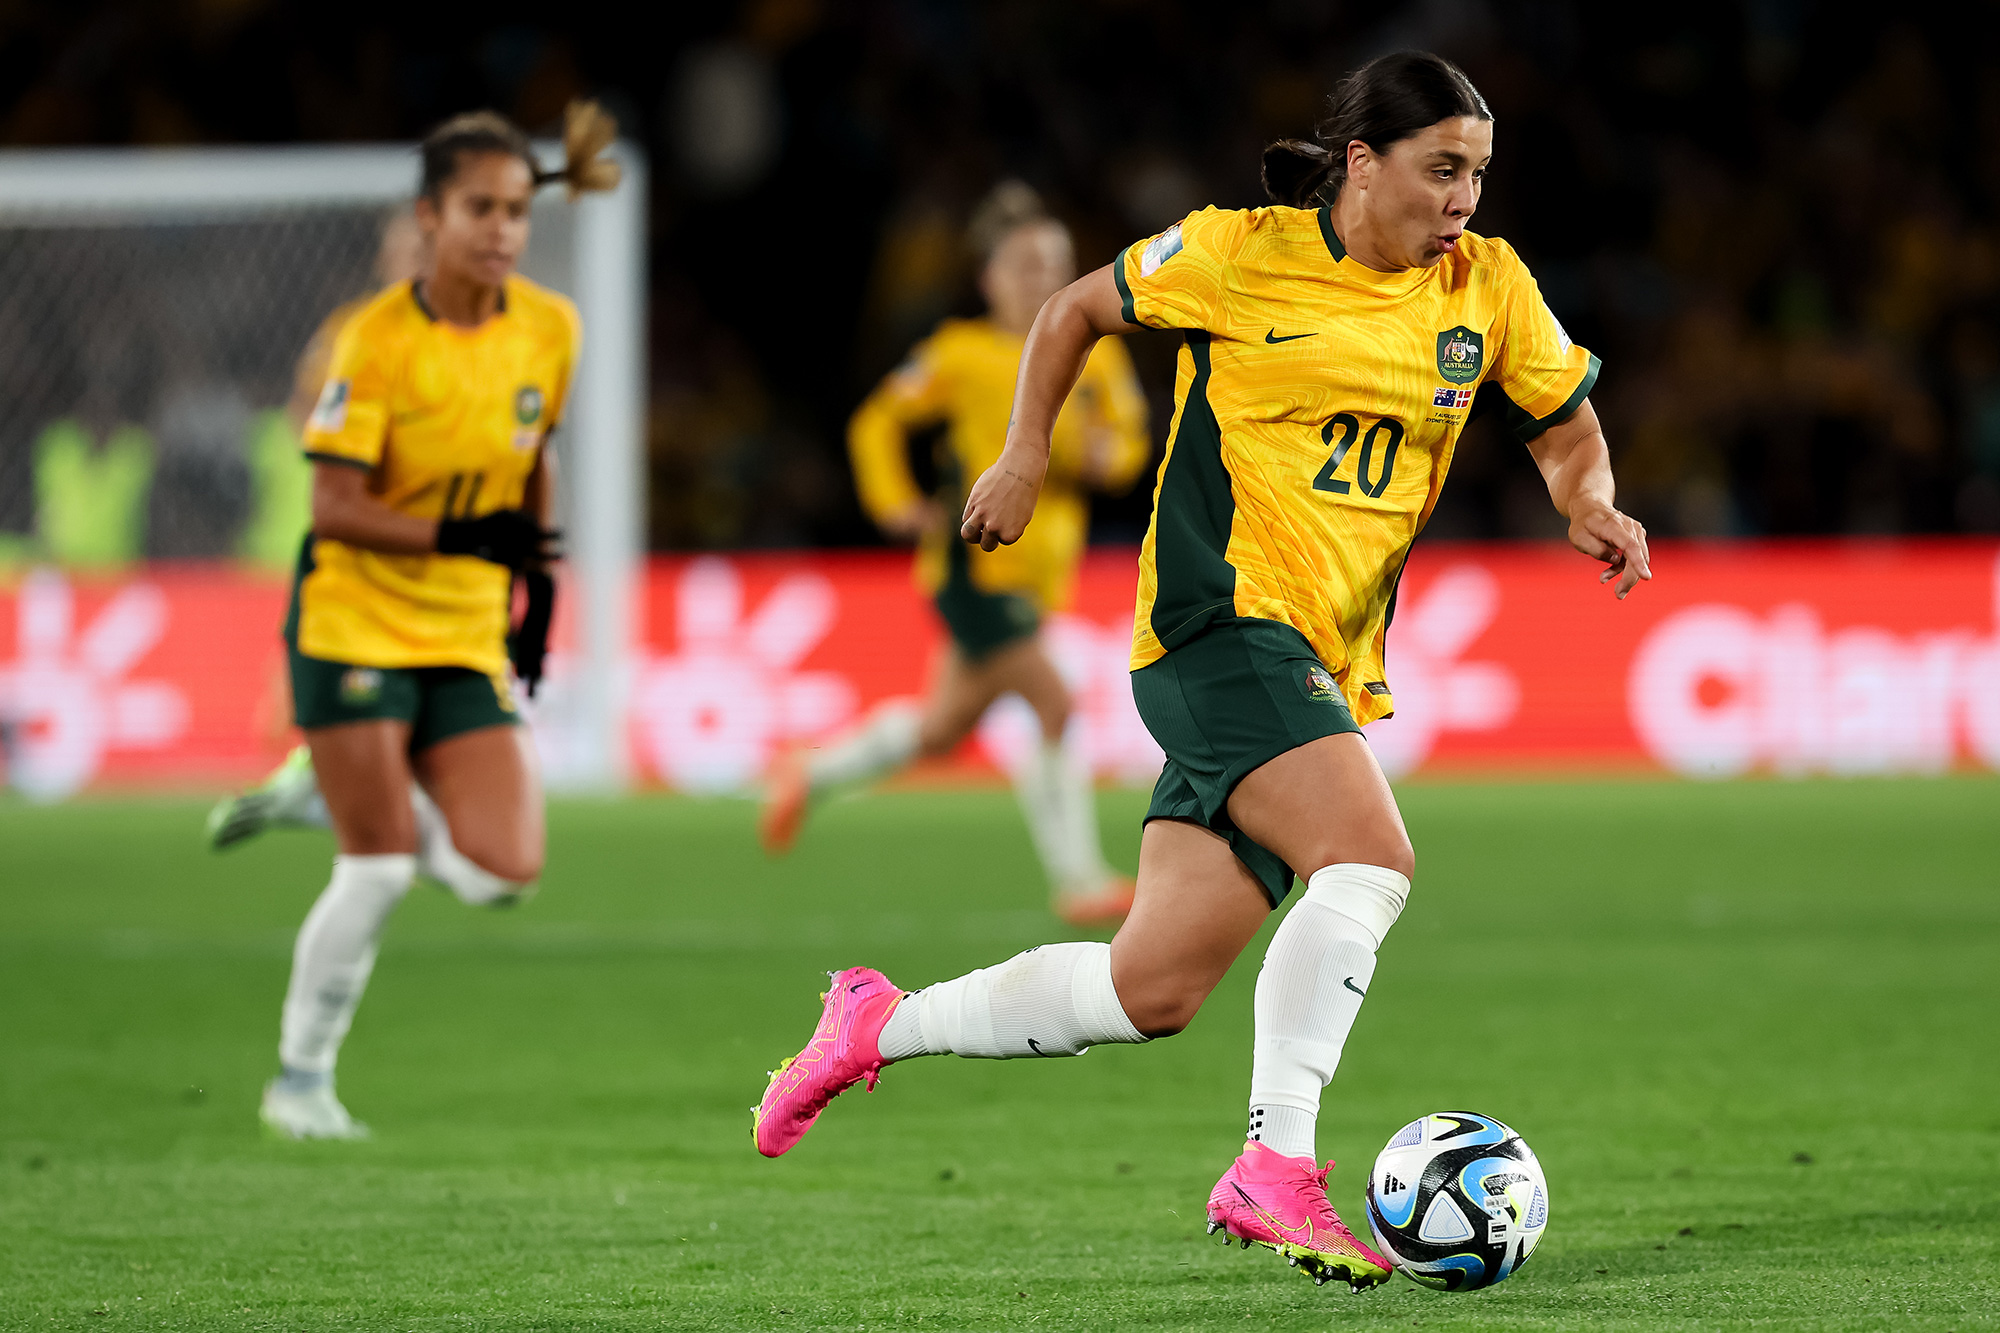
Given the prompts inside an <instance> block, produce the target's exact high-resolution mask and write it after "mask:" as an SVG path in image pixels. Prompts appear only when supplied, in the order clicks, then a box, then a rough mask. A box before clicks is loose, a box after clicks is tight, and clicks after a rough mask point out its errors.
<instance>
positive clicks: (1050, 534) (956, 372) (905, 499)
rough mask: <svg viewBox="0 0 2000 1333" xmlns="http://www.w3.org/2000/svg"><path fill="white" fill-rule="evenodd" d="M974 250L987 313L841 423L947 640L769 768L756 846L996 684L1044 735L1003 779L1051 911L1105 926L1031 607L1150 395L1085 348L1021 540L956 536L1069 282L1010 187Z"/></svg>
mask: <svg viewBox="0 0 2000 1333" xmlns="http://www.w3.org/2000/svg"><path fill="white" fill-rule="evenodd" d="M970 233H971V234H970V240H971V243H972V247H973V249H974V251H975V253H976V255H977V256H978V258H979V260H980V262H981V269H980V275H979V286H980V290H981V292H982V293H983V294H984V296H985V297H986V302H987V313H986V314H985V316H983V317H982V318H979V319H952V320H946V321H945V322H944V323H943V324H941V325H940V326H939V327H938V329H937V331H936V332H935V333H933V334H932V335H931V336H930V337H929V338H927V339H925V340H924V341H923V342H921V343H919V344H918V345H917V347H916V348H915V350H913V351H912V352H911V353H910V356H909V359H908V360H907V361H905V362H904V364H903V365H902V367H901V368H899V369H898V370H896V371H895V372H894V373H892V374H891V375H890V376H889V377H888V378H887V379H885V380H884V381H882V384H881V386H880V387H878V388H877V389H876V390H875V392H874V393H872V394H870V395H869V397H868V400H867V401H866V402H864V403H863V404H862V405H861V407H860V409H859V410H858V411H857V412H855V414H854V420H853V421H852V423H851V424H850V425H849V427H848V451H849V453H850V455H851V457H852V459H853V463H854V477H855V484H856V488H857V489H858V490H859V491H860V494H861V501H862V504H863V505H864V506H865V507H866V508H867V510H868V513H869V515H870V517H872V518H873V519H874V520H875V522H876V523H877V524H878V525H879V526H880V527H881V528H882V530H883V531H884V532H886V533H888V534H889V535H890V536H892V537H896V538H900V539H902V540H905V541H912V540H913V541H915V542H916V543H917V561H916V580H917V584H918V586H919V587H920V588H922V589H923V591H924V592H925V593H926V594H927V595H929V596H930V597H931V599H932V601H933V603H934V604H935V605H936V607H937V610H938V614H939V616H940V618H941V619H942V620H943V621H944V625H945V629H946V631H947V633H948V635H949V642H948V643H947V644H946V646H945V648H944V650H943V652H942V654H941V655H940V657H939V660H938V662H937V664H936V666H935V669H934V675H933V678H932V681H931V686H930V692H929V696H928V697H927V698H926V699H925V701H924V703H923V704H922V706H921V707H918V706H914V705H910V704H908V703H904V702H900V701H899V702H897V703H892V704H888V705H885V706H883V707H881V708H879V709H877V710H876V711H875V712H874V714H873V715H872V716H870V717H869V718H868V720H867V721H866V722H864V723H863V725H862V726H861V727H860V728H859V729H858V730H857V731H855V732H853V733H852V734H850V735H848V736H845V737H843V738H841V739H840V740H838V741H836V742H835V743H834V744H832V745H831V746H829V747H827V748H826V749H823V750H817V751H813V752H810V753H799V752H794V753H792V754H790V755H787V756H785V757H784V758H782V759H781V760H780V761H779V763H778V764H777V766H776V767H775V768H774V770H773V772H772V775H771V778H770V781H769V788H768V795H767V800H766V805H765V810H764V819H763V826H762V831H763V837H764V844H765V847H766V848H767V849H768V850H770V851H772V852H774V853H777V852H783V851H786V850H788V849H789V848H790V847H791V845H792V841H793V839H794V838H796V837H797V836H798V831H799V827H800V825H801V824H802V823H804V821H805V817H806V813H807V811H808V809H809V808H810V806H811V804H812V801H813V799H814V798H815V797H817V796H819V795H822V794H824V793H827V792H830V791H834V790H837V789H839V788H842V787H854V786H858V785H860V784H862V783H866V782H870V781H874V780H876V779H878V778H881V777H883V776H885V775H887V774H890V773H893V772H895V771H896V770H898V769H901V768H903V767H905V766H906V765H908V764H910V763H912V762H913V761H915V760H917V759H920V758H932V757H937V756H941V755H946V754H949V753H950V752H951V751H952V750H953V749H955V748H956V747H957V746H958V744H959V743H960V742H961V741H963V740H964V739H965V737H966V736H967V735H968V734H969V733H970V732H971V730H972V728H973V727H974V726H975V725H977V724H978V722H979V719H980V718H981V717H982V716H983V715H984V714H985V712H986V710H987V709H988V708H989V707H990V706H991V705H992V704H993V702H994V700H996V699H998V698H999V697H1000V696H1002V695H1004V694H1009V693H1011V694H1018V695H1019V696H1021V698H1022V699H1024V700H1026V701H1027V703H1028V705H1029V707H1031V708H1032V709H1033V710H1034V712H1035V717H1036V720H1037V722H1038V723H1039V724H1040V735H1039V744H1037V745H1035V746H1034V747H1033V748H1032V749H1031V750H1030V751H1029V753H1028V754H1027V755H1026V756H1025V758H1024V759H1023V760H1022V762H1021V764H1020V766H1019V768H1018V769H1017V771H1016V772H1015V775H1014V782H1015V789H1016V792H1017V794H1018V795H1019V797H1020V802H1021V810H1022V813H1023V815H1024V816H1025V817H1026V819H1027V823H1028V830H1029V833H1030V834H1031V836H1032V837H1033V839H1034V843H1035V849H1036V851H1037V852H1038V853H1039V854H1040V856H1041V861H1042V865H1043V867H1044V868H1045V869H1046V871H1047V872H1048V877H1049V888H1050V894H1051V901H1052V903H1053V905H1054V908H1055V910H1056V912H1057V913H1058V914H1059V915H1060V916H1062V917H1063V919H1065V920H1067V921H1069V922H1072V923H1073V924H1092V923H1099V922H1106V921H1118V920H1122V919H1123V918H1124V915H1125V912H1126V909H1127V908H1129V907H1130V906H1131V903H1132V882H1131V880H1129V879H1127V878H1126V877H1124V876H1122V875H1119V874H1117V873H1116V872H1114V871H1113V870H1112V869H1111V868H1110V866H1109V865H1107V864H1106V863H1105V860H1104V853H1103V851H1102V848H1101V846H1100V844H1099V838H1098V828H1097V808H1096V800H1095V797H1094V794H1093V792H1092V790H1091V781H1090V771H1089V767H1088V765H1087V763H1086V761H1085V759H1084V757H1083V756H1082V755H1081V754H1080V753H1079V752H1078V749H1077V747H1076V745H1075V744H1074V743H1073V741H1072V740H1071V739H1070V728H1069V722H1070V712H1071V700H1070V694H1069V690H1068V688H1067V687H1066V686H1065V685H1064V684H1063V679H1062V677H1061V675H1060V674H1058V672H1057V670H1056V667H1055V664H1054V662H1053V661H1051V660H1050V657H1049V652H1048V648H1047V646H1046V645H1045V644H1044V642H1043V641H1042V638H1041V635H1040V628H1041V621H1042V616H1043V614H1044V613H1045V612H1047V611H1051V610H1060V609H1061V608H1063V607H1064V606H1066V605H1068V603H1069V601H1070V598H1071V596H1072V594H1073V590H1074V586H1075V582H1076V573H1077V565H1078V563H1079V561H1080V560H1081V559H1082V557H1083V551H1084V545H1085V541H1086V539H1087V537H1088V536H1089V525H1090V505H1089V498H1088V492H1089V491H1090V490H1092V489H1100V490H1109V491H1120V490H1124V489H1126V488H1127V487H1129V486H1131V484H1132V483H1133V482H1134V481H1135V480H1136V479H1137V478H1138V475H1139V472H1140V470H1141V469H1142V468H1144V467H1145V465H1146V461H1147V458H1148V456H1149V455H1150V452H1151V447H1150V441H1149V439H1148V437H1147V434H1146V400H1145V395H1144V394H1143V393H1142V392H1141V391H1140V388H1139V383H1138V380H1137V378H1136V377H1135V376H1134V374H1133V371H1132V361H1131V358H1130V356H1128V355H1127V353H1126V351H1125V348H1124V345H1123V344H1122V343H1120V342H1119V340H1118V339H1117V338H1105V339H1103V340H1102V341H1100V342H1098V343H1096V344H1095V346H1094V347H1092V348H1091V350H1090V354H1089V358H1088V360H1087V362H1086V363H1085V365H1084V367H1083V372H1082V379H1081V381H1080V382H1079V384H1078V385H1077V390H1076V393H1075V395H1074V396H1072V398H1071V399H1070V402H1069V405H1068V407H1066V408H1065V409H1064V410H1063V412H1062V415H1061V416H1060V417H1059V418H1058V420H1057V421H1056V424H1055V427H1054V431H1053V444H1052V448H1051V452H1050V458H1049V473H1048V477H1049V479H1048V484H1047V486H1046V488H1045V489H1044V491H1043V493H1042V508H1041V512H1040V513H1039V514H1038V515H1037V521H1036V523H1035V530H1034V532H1033V534H1032V535H1031V536H1029V537H1028V538H1026V539H1025V540H1023V541H1020V542H1017V543H1015V544H1014V545H1012V546H1009V547H1005V548H1003V549H1000V550H994V551H982V550H978V549H976V548H973V547H971V546H968V545H967V544H966V543H965V542H964V541H962V540H960V538H959V536H958V530H957V529H958V525H957V514H958V513H959V511H960V510H961V509H962V508H963V507H964V502H965V491H966V487H967V485H968V484H969V483H970V482H971V480H972V479H973V478H975V477H977V476H978V475H979V474H980V473H981V472H984V471H985V470H986V469H987V468H988V467H990V466H992V464H993V461H994V460H995V459H997V458H998V457H999V456H1000V449H1001V446H1002V445H1003V444H1004V443H1005V441H1006V437H1007V414H1008V409H1009V408H1010V406H1011V405H1012V402H1013V397H1014V378H1015V375H1016V373H1017V372H1018V371H1019V369H1020V362H1021V345H1022V339H1023V338H1025V337H1026V336H1027V332H1028V329H1029V327H1030V326H1031V325H1033V323H1034V321H1035V315H1036V313H1037V312H1038V311H1039V310H1040V309H1041V308H1042V303H1043V302H1044V301H1046V300H1048V298H1049V297H1050V296H1052V295H1053V294H1055V293H1056V292H1058V291H1060V290H1061V289H1062V288H1063V287H1064V286H1066V285H1068V283H1069V282H1070V280H1071V279H1072V278H1074V277H1075V276H1076V260H1075V256H1074V253H1073V251H1072V248H1071V244H1070V236H1069V230H1068V228H1066V227H1064V226H1063V224H1062V223H1060V222H1058V221H1057V220H1056V219H1055V218H1053V217H1051V216H1050V215H1049V213H1048V212H1047V210H1046V209H1045V208H1044V207H1043V206H1042V201H1041V200H1040V199H1039V198H1038V197H1037V196H1036V194H1035V192H1034V191H1033V190H1031V189H1029V188H1028V187H1027V186H1026V185H1023V184H1021V183H1020V182H1018V181H1010V182H1007V183H1006V184H1003V185H1001V186H1000V187H999V188H998V189H996V190H995V191H994V192H993V193H992V194H991V195H990V196H989V197H988V198H987V200H986V201H985V203H983V204H982V205H981V206H980V208H979V209H978V211H977V212H976V213H975V214H974V217H973V219H972V225H971V228H970ZM938 425H943V426H944V428H945V433H944V439H943V442H942V443H941V445H940V447H939V449H938V463H939V466H938V472H939V476H940V489H941V492H942V494H941V495H940V496H939V497H935V498H934V497H932V496H928V495H926V494H925V493H924V492H923V491H922V490H921V489H920V488H919V486H918V484H917V480H916V478H915V476H914V474H913V472H912V469H911V466H910V458H909V445H910V436H911V434H912V433H913V432H915V431H918V430H922V429H925V428H928V427H934V426H938Z"/></svg>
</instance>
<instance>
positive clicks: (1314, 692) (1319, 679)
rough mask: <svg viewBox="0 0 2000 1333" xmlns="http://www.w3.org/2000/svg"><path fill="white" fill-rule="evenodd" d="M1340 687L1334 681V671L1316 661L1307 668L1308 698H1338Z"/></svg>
mask: <svg viewBox="0 0 2000 1333" xmlns="http://www.w3.org/2000/svg"><path fill="white" fill-rule="evenodd" d="M1339 697H1340V687H1339V686H1338V685H1335V684H1334V683H1333V673H1332V672H1330V671H1328V670H1327V669H1326V668H1325V667H1323V666H1321V665H1320V664H1319V663H1317V662H1314V663H1313V664H1312V665H1311V666H1309V667H1307V668H1306V698H1308V699H1338V698H1339Z"/></svg>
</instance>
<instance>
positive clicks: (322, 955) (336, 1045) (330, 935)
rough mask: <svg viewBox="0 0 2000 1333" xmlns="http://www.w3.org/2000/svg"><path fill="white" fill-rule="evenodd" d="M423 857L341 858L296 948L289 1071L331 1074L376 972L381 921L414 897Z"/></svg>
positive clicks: (283, 1039) (286, 1022)
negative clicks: (409, 894)
mask: <svg viewBox="0 0 2000 1333" xmlns="http://www.w3.org/2000/svg"><path fill="white" fill-rule="evenodd" d="M416 872H417V858H416V857H414V856H406V855H388V856H336V857H335V858H334V859H333V879H332V881H331V882H330V883H328V884H327V886H326V890H325V892H323V893H321V894H320V896H319V901H318V902H316V903H314V904H313V906H312V911H310V912H308V913H306V921H305V924H304V925H303V926H301V927H299V939H298V944H297V945H296V946H295V947H294V948H293V950H292V980H291V984H290V986H289V987H287V989H286V991H285V1008H284V1016H283V1019H282V1021H281V1024H280V1037H279V1041H278V1059H279V1060H281V1061H282V1062H283V1063H284V1065H285V1068H286V1069H287V1070H293V1071H297V1072H299V1073H305V1074H329V1073H331V1072H333V1063H334V1060H335V1059H336V1058H337V1057H338V1056H339V1054H340V1041H341V1038H343V1037H345V1036H346V1035H347V1026H348V1024H350V1023H352V1022H353V1021H354V1010H355V1006H357V1005H359V1004H360V1003H361V992H362V990H363V989H364V988H366V987H367V985H368V973H369V972H370V971H371V970H373V968H374V966H375V940H376V937H377V936H379V935H380V934H381V933H382V923H383V922H385V921H387V920H388V919H389V913H390V912H391V911H392V910H394V908H395V906H396V904H397V903H398V902H400V901H401V900H402V897H403V895H404V894H405V893H407V892H408V891H409V888H410V881H411V879H413V878H414V877H415V875H416Z"/></svg>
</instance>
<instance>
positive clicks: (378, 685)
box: [340, 667, 382, 707]
mask: <svg viewBox="0 0 2000 1333" xmlns="http://www.w3.org/2000/svg"><path fill="white" fill-rule="evenodd" d="M381 693H382V673H381V672H379V671H377V670H376V669H375V668H374V667H349V668H347V670H345V671H343V672H341V673H340V701H341V702H342V703H344V704H347V705H349V706H350V707H359V706H360V705H362V704H372V703H374V702H375V700H376V699H377V698H378V697H380V696H381Z"/></svg>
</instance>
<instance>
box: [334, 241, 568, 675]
mask: <svg viewBox="0 0 2000 1333" xmlns="http://www.w3.org/2000/svg"><path fill="white" fill-rule="evenodd" d="M581 332H582V330H581V325H580V324H579V323H578V321H577V315H576V307H574V306H572V305H571V304H570V303H569V302H568V301H566V300H564V299H563V298H562V297H560V296H558V295H556V294H555V293H554V292H551V291H547V290H545V289H543V288H541V287H538V286H536V285H535V284H534V283H531V282H529V281H528V280H527V279H525V278H519V277H514V278H509V279H508V280H507V285H506V287H505V288H504V290H503V293H502V300H501V304H500V309H499V311H498V313H496V314H495V315H494V316H493V317H492V318H491V319H489V320H487V321H486V322H485V323H483V324H481V325H480V326H479V327H478V328H476V329H466V328H460V327H459V326H457V325H455V324H449V323H446V322H445V321H443V320H440V319H438V318H436V317H435V316H433V315H432V314H431V312H430V310H429V309H428V308H427V307H426V306H425V305H424V302H423V297H422V289H421V287H420V286H419V285H417V284H414V283H398V284H396V285H395V286H393V287H391V288H389V289H388V290H386V291H384V292H383V293H382V294H381V295H379V296H377V297H375V298H374V299H373V300H371V301H369V302H368V303H367V305H365V306H364V307H363V308H362V309H361V310H360V312H359V313H357V314H355V315H354V316H353V318H351V319H350V320H348V322H347V324H346V325H345V326H344V327H343V328H342V329H341V330H340V334H339V336H338V337H337V338H336V339H335V340H334V348H333V360H332V364H331V366H330V367H329V368H328V372H327V382H326V388H325V389H324V390H323V391H322V392H321V394H320V400H319V406H318V407H317V408H315V409H314V411H313V415H312V419H311V420H310V421H309V422H307V423H306V429H305V452H306V457H308V458H310V459H312V460H314V461H315V462H320V463H338V464H345V465H349V466H353V467H358V468H362V469H364V470H366V471H367V472H368V474H369V482H368V487H369V490H370V491H371V492H372V493H373V494H374V495H376V496H377V497H378V498H379V499H381V500H382V502H383V503H385V504H387V505H389V506H390V507H391V508H394V509H398V510H401V511H402V512H403V513H406V514H415V515H417V516H419V517H421V518H444V517H451V518H473V517H476V516H478V515H481V514H487V513H491V512H493V511H494V510H496V509H513V508H518V507H519V506H520V505H521V503H522V499H523V497H524V494H525V490H526V484H527V480H528V477H529V474H530V473H532V472H533V471H534V468H535V463H536V461H537V459H538V457H539V455H540V451H541V447H542V442H543V440H544V439H545V438H546V437H547V435H548V432H549V431H550V429H551V428H552V427H554V426H555V424H556V422H557V421H558V420H559V419H560V418H561V416H562V410H563V403H564V400H565V398H566V397H567V395H568V392H569V383H570V373H571V370H572V368H573V367H574V365H575V363H576V356H577V347H578V342H579V339H580V337H581ZM307 543H308V545H307V552H306V556H305V558H304V559H303V560H302V561H301V565H300V575H299V584H298V589H297V608H296V614H297V617H298V618H297V623H296V626H295V631H296V634H297V640H296V641H297V644H298V648H299V651H300V652H302V653H304V654H305V655H306V656H308V657H319V658H326V659H330V660H332V661H336V662H351V663H353V664H355V665H357V666H373V667H420V666H464V667H471V668H473V669H474V670H477V671H484V672H487V673H488V674H492V675H498V674H500V673H502V672H503V671H504V670H505V669H506V663H507V653H506V643H505V640H506V633H507V613H508V598H509V592H510V583H511V579H510V576H509V574H508V572H507V571H506V570H505V569H503V568H501V567H500V566H498V565H495V564H491V563H488V562H487V561H484V560H477V559H474V558H473V557H471V556H463V555H388V554H384V553H382V552H379V551H364V550H359V549H357V548H355V547H351V546H348V545H346V544H345V543H343V542H337V541H326V540H321V539H317V538H308V539H307Z"/></svg>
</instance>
